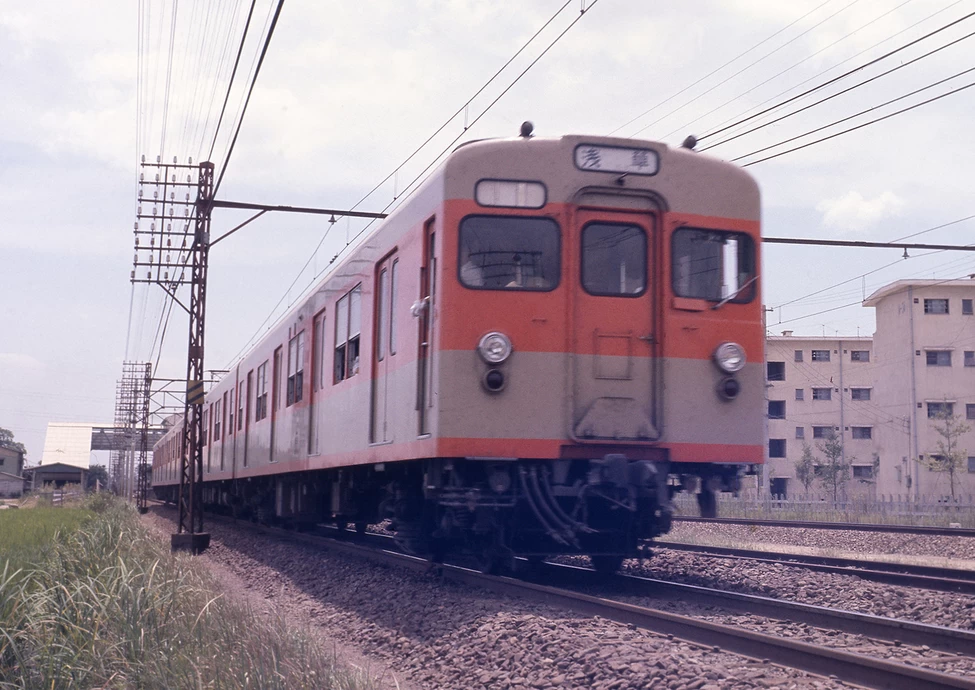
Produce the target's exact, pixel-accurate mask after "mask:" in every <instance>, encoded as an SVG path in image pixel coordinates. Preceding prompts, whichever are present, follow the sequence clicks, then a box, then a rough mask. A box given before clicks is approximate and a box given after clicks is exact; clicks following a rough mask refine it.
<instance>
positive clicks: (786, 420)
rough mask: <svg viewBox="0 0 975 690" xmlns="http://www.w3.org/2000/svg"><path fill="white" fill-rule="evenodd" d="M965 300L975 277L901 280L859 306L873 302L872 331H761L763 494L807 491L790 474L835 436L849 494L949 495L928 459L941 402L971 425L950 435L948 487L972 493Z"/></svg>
mask: <svg viewBox="0 0 975 690" xmlns="http://www.w3.org/2000/svg"><path fill="white" fill-rule="evenodd" d="M973 302H975V280H950V281H942V280H900V281H896V282H894V283H891V284H890V285H887V286H885V287H883V288H881V289H880V290H877V291H876V292H875V293H874V294H872V295H871V296H870V297H868V298H867V299H866V300H865V301H864V303H863V304H864V306H867V307H874V308H875V309H876V310H877V314H876V315H877V331H876V333H875V334H874V337H873V338H866V337H841V336H837V337H800V336H794V335H792V331H784V332H783V333H782V335H780V336H770V337H768V338H767V341H766V368H767V377H768V415H769V423H768V429H769V434H768V462H767V464H766V468H765V481H764V482H763V485H764V488H765V490H766V491H767V492H768V493H771V494H773V495H782V496H786V497H788V496H795V495H798V494H802V493H805V488H804V487H803V486H802V484H801V483H800V482H799V481H798V479H797V478H796V471H795V470H796V463H797V462H798V461H799V459H800V458H801V457H802V453H803V446H804V444H808V445H809V446H810V447H811V448H812V449H813V451H814V453H815V454H816V455H817V456H819V458H820V459H821V457H822V453H821V451H820V449H819V447H818V446H819V445H820V444H821V443H822V441H823V440H824V439H825V438H826V437H827V436H828V434H829V433H834V434H836V436H837V438H839V439H840V440H842V442H843V451H844V456H845V458H846V459H847V460H848V461H850V463H851V465H852V468H851V475H852V476H851V479H850V481H849V482H848V483H847V484H846V486H845V487H844V488H845V495H847V496H858V495H869V496H879V495H899V496H911V497H920V496H926V497H932V498H938V497H946V496H950V494H951V486H950V480H949V477H948V475H947V474H946V473H943V472H935V471H932V470H931V469H929V468H928V466H927V464H926V462H927V461H928V460H929V459H930V458H931V457H932V456H933V455H937V453H938V440H939V439H940V436H939V435H938V433H937V431H936V428H935V427H936V425H937V421H936V419H935V417H936V415H937V414H938V412H939V411H941V410H945V409H947V410H948V411H950V412H953V413H954V414H955V416H956V418H960V420H961V421H962V422H964V423H965V424H967V425H968V426H969V427H970V429H969V431H968V432H966V433H965V434H963V435H962V436H961V438H960V439H958V440H959V448H960V449H961V450H965V452H966V461H965V463H964V464H963V466H962V467H961V468H960V470H959V472H958V473H957V474H956V482H955V493H956V495H958V494H961V495H964V496H969V495H972V494H975V313H973ZM814 490H815V491H816V492H817V493H820V492H821V491H822V488H821V486H820V484H819V482H816V484H815V486H814Z"/></svg>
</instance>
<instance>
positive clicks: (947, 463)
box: [924, 401, 971, 501]
mask: <svg viewBox="0 0 975 690" xmlns="http://www.w3.org/2000/svg"><path fill="white" fill-rule="evenodd" d="M932 426H934V430H935V431H937V432H938V436H940V437H941V438H940V439H939V440H938V452H937V454H934V455H929V456H927V458H926V459H925V460H924V465H925V467H927V468H928V469H929V470H931V471H932V472H944V473H946V474H947V475H948V483H949V484H950V485H951V500H952V501H954V500H955V484H956V483H957V482H958V472H959V471H960V470H961V468H962V466H963V464H964V462H965V458H966V457H968V451H966V450H965V449H962V448H959V447H958V443H959V441H960V440H961V436H962V434H966V433H968V431H969V430H971V427H970V426H968V425H967V424H965V423H964V422H963V421H961V420H960V419H957V418H956V417H955V412H954V410H953V409H952V408H951V405H950V404H948V403H947V401H946V402H945V404H944V405H943V406H942V408H941V411H940V412H938V413H937V414H936V415H935V417H934V422H933V424H932Z"/></svg>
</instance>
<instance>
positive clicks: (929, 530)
mask: <svg viewBox="0 0 975 690" xmlns="http://www.w3.org/2000/svg"><path fill="white" fill-rule="evenodd" d="M674 522H710V523H714V524H719V525H720V524H724V525H754V526H756V527H802V528H806V529H838V530H850V531H854V532H891V533H894V534H925V535H928V536H947V537H975V529H967V528H963V527H927V526H923V525H876V524H870V523H862V522H823V521H819V520H814V521H809V520H805V521H803V520H761V519H753V518H702V517H698V516H695V515H679V516H674Z"/></svg>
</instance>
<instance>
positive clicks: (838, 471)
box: [816, 429, 856, 503]
mask: <svg viewBox="0 0 975 690" xmlns="http://www.w3.org/2000/svg"><path fill="white" fill-rule="evenodd" d="M818 447H819V452H821V453H822V454H823V459H824V461H823V463H822V464H820V465H818V466H817V467H816V470H817V472H816V473H817V475H818V476H819V480H820V482H822V484H823V488H824V489H825V490H827V491H829V492H830V493H831V494H832V495H833V502H834V503H835V502H836V501H837V500H838V499H839V491H840V488H841V487H843V486H844V485H845V484H846V483H847V482H848V481H850V466H851V465H852V463H853V461H854V460H856V457H855V456H852V455H851V456H850V457H848V458H844V457H843V441H842V440H841V439H840V437H839V436H837V435H836V434H835V433H833V430H832V429H830V430H829V432H828V433H827V435H826V438H825V439H823V441H822V443H820V444H818Z"/></svg>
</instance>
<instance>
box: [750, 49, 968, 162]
mask: <svg viewBox="0 0 975 690" xmlns="http://www.w3.org/2000/svg"><path fill="white" fill-rule="evenodd" d="M973 69H975V68H973ZM970 71H971V70H965V72H970ZM965 72H962V73H960V74H964V73H965ZM955 76H956V77H957V76H959V75H955ZM950 78H951V79H953V78H954V77H950ZM945 81H947V80H945ZM973 86H975V82H972V83H971V84H966V85H965V86H960V87H958V88H956V89H952V90H951V91H948V92H947V93H943V94H941V95H940V96H935V97H933V98H929V99H927V100H926V101H921V102H920V103H915V104H914V105H911V106H908V107H906V108H902V109H900V110H896V111H894V112H892V113H888V114H887V115H883V116H881V117H878V118H876V119H874V120H870V121H869V122H864V123H861V124H859V125H856V126H855V127H850V128H849V129H845V130H843V131H841V132H835V133H833V134H830V135H828V136H825V137H822V138H821V139H816V140H815V141H810V142H807V143H805V144H802V145H800V146H796V147H794V148H791V149H787V150H785V151H780V152H779V153H773V154H772V155H771V156H766V157H765V158H759V159H758V160H755V161H750V162H748V163H744V164H742V167H743V168H747V167H748V166H750V165H755V164H757V163H764V162H765V161H768V160H772V159H773V158H778V157H780V156H784V155H786V154H789V153H794V152H796V151H800V150H802V149H804V148H808V147H810V146H815V145H816V144H821V143H823V142H824V141H829V140H830V139H835V138H836V137H839V136H842V135H844V134H849V133H850V132H855V131H856V130H858V129H863V128H864V127H869V126H870V125H873V124H876V123H878V122H883V121H884V120H888V119H890V118H892V117H894V116H896V115H901V114H902V113H906V112H908V111H910V110H914V109H915V108H920V107H921V106H922V105H928V104H929V103H934V102H935V101H940V100H941V99H942V98H946V97H948V96H952V95H954V94H957V93H960V92H961V91H964V90H965V89H970V88H971V87H973ZM909 95H910V94H909ZM864 112H869V111H864ZM859 114H863V113H859ZM854 117H855V116H854ZM849 119H850V118H849V117H846V118H843V119H842V120H837V121H836V122H833V123H830V124H829V125H826V126H825V127H819V128H817V129H815V130H812V131H811V132H807V133H806V134H803V135H801V136H809V134H812V133H813V132H818V131H820V130H822V129H825V128H826V127H832V126H834V125H836V124H839V123H840V122H844V121H845V120H849ZM797 138H798V137H792V138H790V139H786V140H785V141H780V142H779V143H778V144H773V145H772V146H766V147H764V148H762V149H759V150H758V151H753V152H752V153H747V154H745V155H744V156H738V157H737V158H733V159H732V160H733V161H739V160H741V159H742V158H748V157H749V156H754V155H755V154H756V153H759V152H761V151H766V150H768V149H770V148H775V147H776V146H781V145H782V144H784V143H787V142H789V141H793V140H795V139H797Z"/></svg>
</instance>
